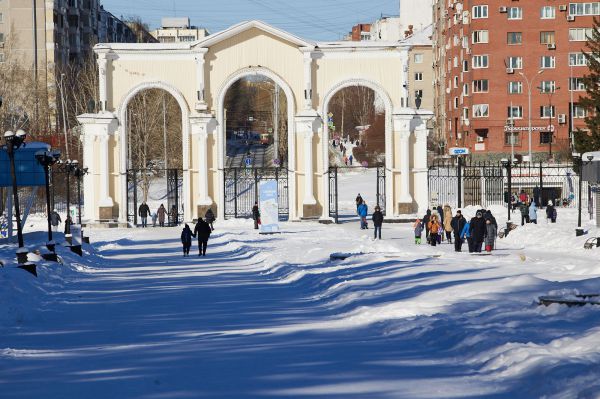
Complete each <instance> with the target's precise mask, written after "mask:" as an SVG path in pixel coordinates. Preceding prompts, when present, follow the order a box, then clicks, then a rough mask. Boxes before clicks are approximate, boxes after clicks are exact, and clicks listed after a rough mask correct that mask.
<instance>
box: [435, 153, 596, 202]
mask: <svg viewBox="0 0 600 399" xmlns="http://www.w3.org/2000/svg"><path fill="white" fill-rule="evenodd" d="M428 182H429V200H430V205H431V206H437V205H440V204H442V205H443V204H449V205H451V206H454V207H458V206H461V207H463V206H469V205H473V206H482V207H484V208H488V207H490V206H493V205H502V206H505V205H506V198H507V195H508V170H507V168H505V167H504V166H503V165H502V164H501V163H499V162H467V163H462V164H458V163H456V162H455V161H454V160H443V161H436V162H434V163H433V164H432V165H430V166H429V173H428ZM578 185H579V176H578V175H577V173H576V172H575V170H574V168H573V165H571V164H542V163H540V164H518V165H515V166H512V167H511V187H512V193H511V196H514V195H517V196H518V194H519V193H521V191H524V192H525V193H527V195H528V196H529V197H530V198H534V199H535V200H536V202H537V203H539V204H542V205H546V204H547V203H548V201H550V200H551V201H553V203H555V204H556V205H558V206H563V207H572V208H576V207H577V203H578V195H579V193H578ZM508 198H510V197H508ZM459 199H460V201H459ZM592 202H593V198H592V189H591V187H588V183H587V182H585V181H584V182H583V185H582V204H583V206H584V207H585V206H586V205H588V206H592Z"/></svg>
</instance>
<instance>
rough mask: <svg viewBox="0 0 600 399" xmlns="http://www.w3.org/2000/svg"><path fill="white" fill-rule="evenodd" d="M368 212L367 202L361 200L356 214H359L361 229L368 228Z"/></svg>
mask: <svg viewBox="0 0 600 399" xmlns="http://www.w3.org/2000/svg"><path fill="white" fill-rule="evenodd" d="M368 214H369V207H368V206H367V202H366V201H363V202H362V203H361V204H360V205H359V206H358V216H360V228H361V230H364V229H368V228H369V226H368V225H367V215H368Z"/></svg>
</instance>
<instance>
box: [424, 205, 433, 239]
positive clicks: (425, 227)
mask: <svg viewBox="0 0 600 399" xmlns="http://www.w3.org/2000/svg"><path fill="white" fill-rule="evenodd" d="M430 219H431V209H427V213H425V216H423V229H425V240H426V241H427V242H429V227H428V225H429V220H430Z"/></svg>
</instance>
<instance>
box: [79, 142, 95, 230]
mask: <svg viewBox="0 0 600 399" xmlns="http://www.w3.org/2000/svg"><path fill="white" fill-rule="evenodd" d="M81 140H82V141H83V167H84V168H87V169H88V174H86V175H83V196H84V198H85V201H84V204H83V211H84V218H85V219H86V220H90V221H91V220H96V219H97V217H96V208H97V206H98V205H97V204H96V195H95V192H96V185H95V184H94V179H95V178H96V175H97V174H98V171H97V170H96V165H95V162H94V144H95V141H96V137H95V136H92V135H89V134H85V132H84V134H83V135H82V136H81Z"/></svg>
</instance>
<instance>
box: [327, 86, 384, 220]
mask: <svg viewBox="0 0 600 399" xmlns="http://www.w3.org/2000/svg"><path fill="white" fill-rule="evenodd" d="M345 92H346V93H348V95H349V96H352V97H354V98H353V99H351V101H353V102H354V103H355V104H354V105H355V108H356V106H357V104H356V103H358V107H359V108H363V109H362V110H358V111H357V110H356V109H355V110H354V112H360V113H362V114H365V115H359V116H358V117H356V118H352V119H353V120H354V121H355V122H354V124H356V123H361V124H362V125H357V126H351V127H348V126H345V127H341V126H335V127H334V128H333V130H332V125H331V123H326V124H324V126H323V133H324V134H323V136H324V142H325V143H328V145H327V146H324V148H323V159H324V160H326V161H327V164H328V166H329V170H328V179H326V181H325V182H324V186H323V190H324V192H325V193H326V198H327V199H328V201H327V202H326V203H325V206H326V208H325V210H324V216H328V217H331V218H333V219H334V221H335V222H336V223H337V222H338V221H339V220H340V215H342V214H345V213H349V212H348V211H349V209H346V208H349V207H348V206H345V205H347V204H346V203H345V202H348V201H353V200H354V197H356V195H357V194H358V193H361V189H360V188H358V189H356V190H354V191H355V192H354V195H353V196H352V197H351V198H350V193H351V192H352V189H351V190H348V189H345V188H344V187H340V183H342V184H348V183H352V181H354V182H357V181H361V182H362V183H365V182H364V180H365V177H366V179H367V182H366V183H367V185H366V186H363V188H366V190H367V192H364V191H365V190H362V191H363V192H362V193H361V195H362V196H363V197H364V198H365V199H367V198H368V200H369V201H368V202H369V205H370V208H369V209H373V207H374V206H375V205H379V206H380V207H381V208H382V210H383V211H384V213H386V209H387V207H388V206H390V207H391V212H387V214H388V215H390V214H393V202H392V198H393V195H392V194H393V190H392V180H391V176H392V175H393V173H392V170H391V166H392V164H393V151H392V148H391V147H392V146H391V144H392V111H393V108H392V102H391V100H390V97H389V95H388V94H387V93H386V91H385V90H384V89H383V88H382V87H380V86H379V85H377V84H376V83H374V82H371V81H369V80H366V79H348V80H344V81H341V82H339V83H338V84H336V85H334V86H333V87H332V88H331V89H330V90H329V91H328V92H327V94H326V95H325V97H324V99H323V115H326V116H327V117H328V118H330V115H331V117H334V115H332V113H331V112H330V111H331V110H332V109H333V107H332V104H331V103H332V101H333V100H335V99H337V100H341V101H343V102H347V101H346V99H343V98H342V99H340V95H342V94H344V93H345ZM359 96H364V97H366V98H357V97H359ZM371 99H372V100H371ZM370 102H371V104H369V103H370ZM361 105H362V107H360V106H361ZM370 113H373V115H369V114H370ZM380 113H383V116H382V117H381V120H379V121H378V119H380V117H379V116H378V115H377V114H380ZM336 119H338V118H336ZM352 119H351V120H352ZM338 120H339V119H338ZM346 120H348V119H347V118H346V117H345V116H342V117H341V121H342V122H344V121H346ZM361 121H362V122H361ZM367 121H369V123H373V124H375V123H377V122H380V123H382V125H383V126H379V127H375V126H373V127H371V126H369V127H367V126H365V123H367ZM328 122H329V121H328ZM357 127H358V128H359V130H362V134H361V132H359V131H357V132H355V133H349V131H350V130H352V129H356V128H357ZM375 129H377V130H379V129H383V137H382V139H383V148H381V149H377V151H378V152H379V154H377V155H379V156H368V155H366V154H365V155H366V156H364V157H363V158H362V159H361V156H360V155H359V151H362V152H363V154H364V152H365V150H366V149H367V143H366V142H365V140H367V136H368V134H369V133H368V132H369V130H375ZM336 132H338V133H337V134H336ZM340 132H341V134H340ZM332 135H333V137H332ZM334 142H335V144H336V146H335V147H333V146H332V143H334ZM340 145H341V149H342V150H343V154H342V153H341V151H340ZM332 147H333V148H332ZM372 147H374V148H377V146H372ZM356 149H358V151H357V150H356ZM381 152H382V153H383V154H381ZM336 155H337V156H338V158H341V157H342V156H344V155H345V156H346V157H348V156H349V155H353V158H354V159H353V161H352V162H344V161H342V163H340V162H337V163H336V162H335V161H333V162H332V156H333V157H335V156H336ZM381 155H383V157H381ZM357 157H358V158H357ZM340 160H341V159H338V161H340ZM357 161H358V162H357ZM352 175H356V177H357V178H358V179H357V178H353V177H354V176H352ZM343 197H346V198H343ZM342 201H345V202H344V203H342ZM345 216H348V215H345Z"/></svg>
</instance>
